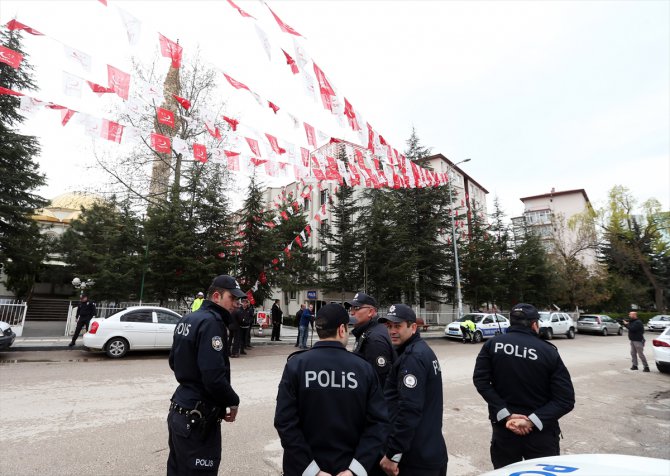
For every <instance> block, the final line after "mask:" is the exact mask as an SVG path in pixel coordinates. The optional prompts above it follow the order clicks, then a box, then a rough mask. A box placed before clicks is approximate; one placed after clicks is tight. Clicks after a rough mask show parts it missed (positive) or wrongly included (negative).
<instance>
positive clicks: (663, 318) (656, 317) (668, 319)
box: [651, 316, 670, 321]
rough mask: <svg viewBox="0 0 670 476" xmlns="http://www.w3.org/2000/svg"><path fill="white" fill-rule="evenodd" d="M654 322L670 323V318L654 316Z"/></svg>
mask: <svg viewBox="0 0 670 476" xmlns="http://www.w3.org/2000/svg"><path fill="white" fill-rule="evenodd" d="M651 320H652V321H670V316H654V317H652V318H651Z"/></svg>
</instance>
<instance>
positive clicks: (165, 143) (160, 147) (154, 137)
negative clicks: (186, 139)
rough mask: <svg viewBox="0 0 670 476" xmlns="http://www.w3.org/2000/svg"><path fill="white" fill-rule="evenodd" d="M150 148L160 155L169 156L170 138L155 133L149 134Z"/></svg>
mask: <svg viewBox="0 0 670 476" xmlns="http://www.w3.org/2000/svg"><path fill="white" fill-rule="evenodd" d="M151 146H152V147H153V148H154V150H155V151H156V152H158V153H160V154H169V153H170V150H171V149H170V138H169V137H165V136H162V135H160V134H156V133H155V132H152V133H151Z"/></svg>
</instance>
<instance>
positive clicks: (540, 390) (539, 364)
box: [472, 325, 575, 431]
mask: <svg viewBox="0 0 670 476" xmlns="http://www.w3.org/2000/svg"><path fill="white" fill-rule="evenodd" d="M472 380H473V382H474V384H475V387H476V388H477V391H478V392H479V393H480V394H481V396H482V397H484V400H486V403H488V406H489V417H490V418H491V421H492V423H493V424H501V425H502V423H503V422H504V420H505V419H506V418H507V416H509V415H511V414H513V413H519V414H521V415H527V416H528V417H529V419H530V420H531V421H532V422H533V424H534V425H535V427H536V428H537V429H538V430H540V431H541V430H543V429H545V428H558V419H559V418H561V417H562V416H563V415H565V414H566V413H568V412H570V411H571V410H572V408H573V407H574V406H575V390H574V388H573V386H572V381H571V380H570V373H569V372H568V369H567V368H566V367H565V364H563V361H562V360H561V356H560V355H559V354H558V350H557V349H556V347H554V346H553V345H551V344H550V343H548V342H545V341H543V340H542V339H540V338H539V337H538V336H537V335H536V334H535V333H533V331H531V330H530V329H529V328H527V327H524V326H516V325H515V326H511V327H510V328H509V329H508V330H507V334H502V335H498V336H496V337H494V338H492V339H490V340H489V341H487V342H486V343H485V344H484V346H483V347H482V350H481V351H480V352H479V355H478V356H477V361H476V362H475V371H474V375H473V377H472Z"/></svg>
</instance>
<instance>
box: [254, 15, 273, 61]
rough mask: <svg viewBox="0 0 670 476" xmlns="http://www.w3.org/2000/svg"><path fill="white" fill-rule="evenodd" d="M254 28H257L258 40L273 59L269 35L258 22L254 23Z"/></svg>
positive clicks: (269, 58)
mask: <svg viewBox="0 0 670 476" xmlns="http://www.w3.org/2000/svg"><path fill="white" fill-rule="evenodd" d="M254 28H255V29H256V35H257V36H258V40H259V41H260V42H261V46H262V47H263V51H265V54H266V55H267V57H268V60H269V61H272V51H271V50H270V40H268V35H266V34H265V31H263V29H262V28H261V27H260V26H258V23H255V24H254Z"/></svg>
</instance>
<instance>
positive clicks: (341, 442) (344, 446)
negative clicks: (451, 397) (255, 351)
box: [274, 304, 388, 476]
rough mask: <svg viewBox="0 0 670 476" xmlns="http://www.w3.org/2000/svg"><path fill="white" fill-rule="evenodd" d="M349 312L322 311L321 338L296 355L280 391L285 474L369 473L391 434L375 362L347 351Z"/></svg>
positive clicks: (318, 327)
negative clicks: (373, 365)
mask: <svg viewBox="0 0 670 476" xmlns="http://www.w3.org/2000/svg"><path fill="white" fill-rule="evenodd" d="M348 323H349V316H348V315H347V311H346V310H345V309H344V307H342V306H341V305H339V304H328V305H326V306H323V307H322V308H321V309H320V310H319V314H318V317H317V319H316V331H317V333H318V335H319V339H320V340H319V341H318V342H317V343H315V344H314V346H313V347H312V348H311V349H310V350H308V351H298V352H295V353H293V354H291V355H290V356H289V358H288V361H287V362H286V367H285V368H284V373H283V375H282V378H281V381H280V383H279V389H278V392H277V408H276V411H275V419H274V425H275V428H276V429H277V433H278V434H279V438H280V440H281V444H282V447H283V448H284V456H283V464H282V466H283V471H284V473H283V474H284V475H285V476H316V475H332V476H335V475H338V476H353V475H357V476H360V475H367V474H368V472H369V471H370V470H371V469H372V467H373V466H374V465H376V464H377V461H378V460H379V457H378V455H380V454H381V451H382V447H383V444H384V441H385V438H386V434H387V432H388V413H387V410H386V403H385V402H384V398H383V396H382V393H381V390H380V388H379V382H378V380H377V375H376V374H375V371H374V370H373V369H372V367H371V366H370V364H368V363H367V362H366V361H365V360H363V359H361V358H360V357H359V356H357V355H354V354H352V353H350V352H347V349H346V347H345V346H346V344H347V340H348V337H349V332H348Z"/></svg>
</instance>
